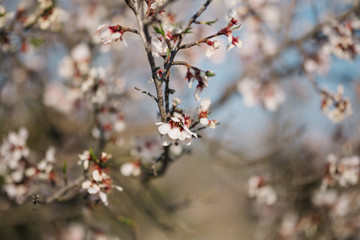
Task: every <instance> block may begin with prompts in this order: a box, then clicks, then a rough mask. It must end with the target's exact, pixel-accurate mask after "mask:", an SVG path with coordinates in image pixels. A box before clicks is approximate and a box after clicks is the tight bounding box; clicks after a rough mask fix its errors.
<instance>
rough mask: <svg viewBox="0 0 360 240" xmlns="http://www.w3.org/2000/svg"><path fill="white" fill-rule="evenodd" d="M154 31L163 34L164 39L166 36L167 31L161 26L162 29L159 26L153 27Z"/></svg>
mask: <svg viewBox="0 0 360 240" xmlns="http://www.w3.org/2000/svg"><path fill="white" fill-rule="evenodd" d="M153 28H154V30H155V32H156V33H158V34H161V35H162V36H163V37H164V36H165V31H164V29H163V28H162V26H161V25H160V27H158V26H153Z"/></svg>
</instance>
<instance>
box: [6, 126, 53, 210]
mask: <svg viewBox="0 0 360 240" xmlns="http://www.w3.org/2000/svg"><path fill="white" fill-rule="evenodd" d="M27 138H28V131H27V130H26V129H25V128H21V129H20V130H19V132H18V133H16V132H10V133H9V135H8V137H7V138H6V139H4V141H3V143H2V145H1V146H0V175H1V176H2V177H4V179H5V183H4V185H3V187H4V190H5V192H6V193H7V195H8V196H9V198H11V199H14V200H15V201H16V202H17V203H22V202H24V201H25V200H26V198H27V197H28V195H29V189H30V183H31V182H32V181H33V180H35V179H37V180H45V181H49V182H50V183H52V184H55V180H56V173H55V171H54V169H53V168H54V163H55V149H54V148H53V147H51V148H49V149H48V150H47V152H46V155H45V158H44V159H43V160H42V161H40V162H39V163H37V164H33V163H32V162H31V161H30V159H29V157H30V150H29V148H28V147H27V145H26V141H27Z"/></svg>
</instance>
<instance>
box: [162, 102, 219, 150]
mask: <svg viewBox="0 0 360 240" xmlns="http://www.w3.org/2000/svg"><path fill="white" fill-rule="evenodd" d="M180 103H181V100H180V99H178V98H174V99H173V110H172V115H171V117H170V119H169V121H168V122H167V123H164V122H157V123H156V125H158V126H159V127H158V130H159V132H160V134H161V135H163V136H162V144H163V146H169V145H170V144H176V143H179V142H185V144H186V145H190V144H191V141H192V138H193V137H195V138H197V137H198V136H197V134H196V133H195V132H193V131H191V129H192V128H194V127H195V126H196V125H197V124H198V123H200V124H202V125H203V126H204V127H210V128H215V126H216V125H217V124H219V123H218V122H217V121H216V120H208V115H209V113H210V112H209V109H210V104H211V101H210V99H208V98H205V99H203V100H202V102H201V104H200V106H199V108H198V114H197V115H196V116H195V117H194V118H191V117H190V116H188V115H186V114H184V113H183V110H182V109H179V108H177V106H178V105H179V104H180Z"/></svg>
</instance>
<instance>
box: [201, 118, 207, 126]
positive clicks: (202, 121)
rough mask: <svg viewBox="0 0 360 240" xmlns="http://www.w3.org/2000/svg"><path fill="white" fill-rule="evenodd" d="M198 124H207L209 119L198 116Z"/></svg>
mask: <svg viewBox="0 0 360 240" xmlns="http://www.w3.org/2000/svg"><path fill="white" fill-rule="evenodd" d="M200 124H201V125H203V126H208V125H209V120H208V119H207V118H200Z"/></svg>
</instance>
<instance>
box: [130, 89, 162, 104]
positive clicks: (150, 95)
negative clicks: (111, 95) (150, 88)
mask: <svg viewBox="0 0 360 240" xmlns="http://www.w3.org/2000/svg"><path fill="white" fill-rule="evenodd" d="M135 90H137V91H139V92H141V93H143V94H146V95H148V96H149V97H151V98H152V99H153V100H154V101H155V102H158V99H157V98H156V97H155V96H154V95H152V94H151V93H149V92H146V91H144V90H141V89H140V88H138V87H135Z"/></svg>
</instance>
